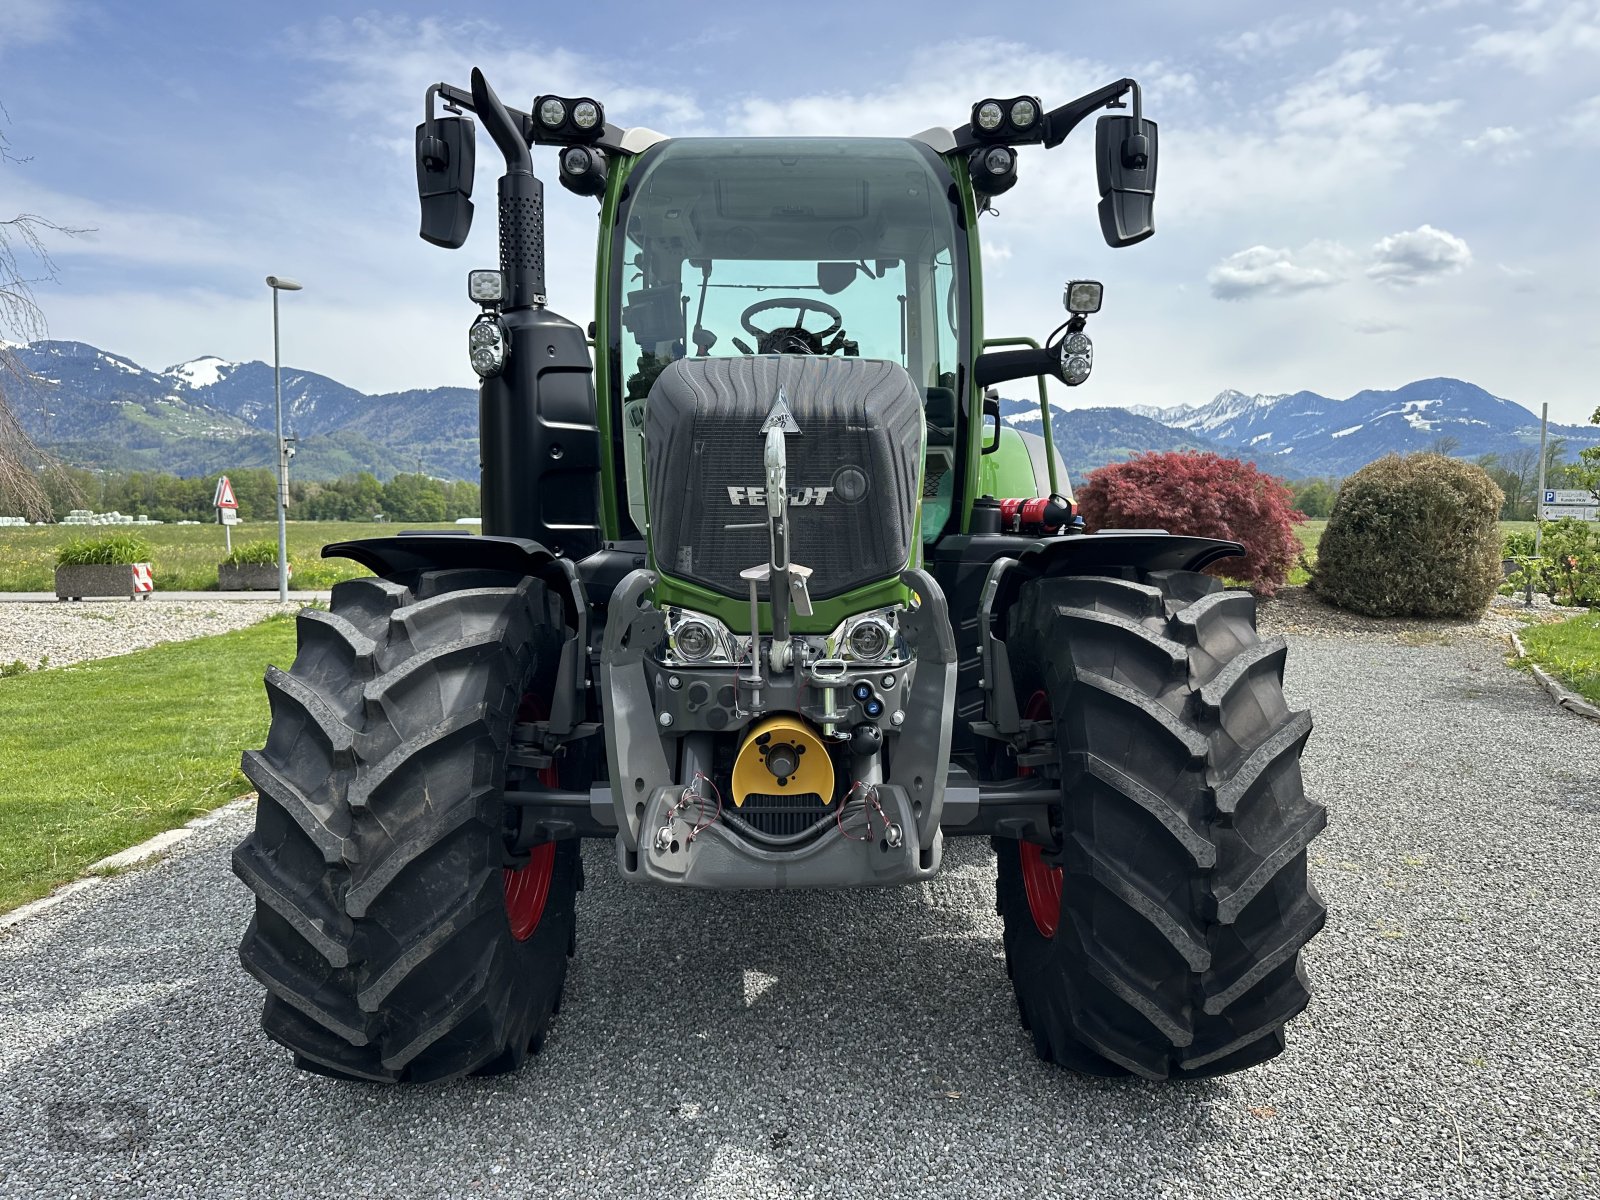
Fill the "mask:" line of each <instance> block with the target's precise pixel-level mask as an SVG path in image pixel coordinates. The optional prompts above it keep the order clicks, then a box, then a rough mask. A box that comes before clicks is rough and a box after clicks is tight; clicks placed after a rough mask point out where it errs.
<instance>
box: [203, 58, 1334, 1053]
mask: <svg viewBox="0 0 1600 1200" xmlns="http://www.w3.org/2000/svg"><path fill="white" fill-rule="evenodd" d="M1101 109H1116V110H1119V111H1117V112H1113V113H1107V114H1105V115H1102V116H1100V118H1099V120H1098V122H1097V125H1096V129H1095V134H1094V140H1095V157H1096V164H1097V171H1098V177H1099V185H1100V192H1101V195H1102V199H1101V202H1100V210H1099V215H1100V224H1101V228H1102V232H1103V234H1104V236H1105V238H1106V240H1107V241H1108V242H1109V243H1110V244H1111V245H1113V246H1124V245H1129V244H1132V243H1135V242H1138V241H1141V240H1143V239H1144V238H1146V237H1148V236H1150V234H1151V233H1152V232H1153V229H1154V225H1153V210H1152V204H1153V198H1154V185H1155V178H1156V126H1155V124H1154V123H1153V122H1151V121H1149V120H1147V119H1145V117H1144V116H1143V114H1142V112H1141V110H1140V92H1139V87H1138V85H1137V84H1136V83H1135V82H1134V81H1133V80H1131V79H1122V80H1119V81H1118V82H1116V83H1113V84H1110V85H1108V86H1106V87H1103V88H1101V89H1099V90H1097V91H1095V92H1092V93H1090V94H1089V95H1086V96H1083V97H1081V98H1079V99H1077V100H1073V101H1071V102H1070V103H1067V104H1065V105H1062V106H1061V107H1059V108H1055V109H1050V110H1046V109H1045V108H1044V107H1043V106H1042V105H1041V103H1040V102H1039V100H1038V99H1037V98H1035V97H1032V96H1017V97H1010V98H996V99H985V100H982V101H980V102H979V103H977V104H975V105H973V106H972V109H971V114H970V119H969V121H968V122H967V123H966V124H964V125H962V126H961V127H960V128H957V129H953V130H952V129H944V128H935V129H930V130H927V131H926V132H923V133H920V134H918V135H916V136H914V137H909V138H869V137H838V138H832V137H823V138H799V137H781V138H681V139H673V138H667V137H664V136H662V135H660V134H658V133H655V132H652V131H651V130H648V129H642V128H632V129H622V128H619V127H617V126H614V125H612V124H609V123H608V122H607V121H606V118H605V113H604V110H603V108H602V106H601V104H600V102H599V101H597V100H594V99H591V98H587V97H569V96H553V95H543V96H538V97H536V98H535V99H534V102H533V104H532V105H531V111H530V112H527V113H524V112H520V111H517V110H514V109H510V108H507V107H506V106H505V105H504V104H503V103H502V102H501V101H500V100H499V98H498V97H497V96H496V95H495V93H494V91H493V90H492V89H491V88H490V87H489V85H488V83H487V82H486V81H485V80H484V78H483V76H482V74H481V72H478V71H474V72H473V75H472V86H471V88H470V89H463V88H459V87H453V86H450V85H447V84H443V83H441V84H437V85H435V86H433V87H431V88H429V89H428V94H427V97H426V100H425V120H424V121H423V123H422V125H420V126H419V127H418V129H417V137H416V155H417V183H418V190H419V193H420V195H421V202H422V229H421V233H422V236H423V238H425V239H426V240H428V241H430V242H433V243H435V244H438V245H441V246H445V247H449V248H455V247H459V246H461V245H462V244H463V242H464V240H465V238H466V235H467V231H468V227H469V224H470V221H471V216H472V202H471V199H470V192H471V185H472V176H473V167H474V136H475V129H474V122H473V119H472V116H475V117H476V118H477V120H479V121H481V122H482V123H483V125H484V126H485V128H486V129H487V131H488V133H489V135H490V137H491V138H492V139H493V142H494V144H495V146H496V147H497V148H498V150H499V152H500V153H501V155H502V156H503V157H504V159H505V173H504V175H503V176H502V177H501V179H500V182H499V197H498V201H499V205H498V207H499V214H498V215H499V251H500V262H499V266H498V269H495V270H486V271H473V272H471V273H470V274H469V277H468V291H469V295H470V298H471V299H472V300H473V301H474V302H475V303H476V304H477V305H478V306H479V307H480V309H481V311H480V314H479V315H478V316H477V318H476V319H475V320H474V321H473V322H472V324H471V326H470V329H469V331H468V336H467V349H468V354H469V357H470V361H471V364H472V367H473V369H474V370H475V371H476V372H477V374H478V375H479V376H480V377H481V380H482V386H481V393H480V421H481V426H480V437H481V444H482V480H483V483H482V486H483V536H464V537H463V536H447V535H443V534H427V535H417V536H407V535H402V536H397V537H383V538H375V539H370V540H362V541H352V542H342V543H338V544H335V545H331V546H328V547H326V548H325V550H324V554H325V555H328V556H342V557H346V558H350V559H354V560H355V561H357V562H359V563H362V564H364V565H366V566H367V567H369V568H371V570H372V571H373V572H374V574H373V575H372V576H371V577H370V578H362V579H356V580H352V581H350V582H347V583H342V584H339V585H338V586H337V587H336V588H335V589H334V592H333V601H332V605H331V607H330V608H329V609H328V610H327V611H321V610H316V609H309V610H307V611H305V612H303V613H302V614H301V615H300V618H299V626H298V652H297V654H296V657H295V660H294V665H293V667H292V668H291V669H290V670H288V671H281V670H278V669H276V668H273V669H270V670H269V671H268V673H267V678H266V685H267V692H268V695H269V698H270V701H271V707H272V723H271V728H270V732H269V733H268V735H267V742H266V746H265V747H264V748H263V749H261V750H259V751H250V752H248V753H246V754H245V755H244V771H245V773H246V774H247V775H248V776H249V777H250V779H251V780H252V781H253V783H254V784H255V786H256V788H257V790H258V792H259V796H260V799H259V803H258V807H257V815H256V825H255V829H254V832H253V833H252V834H251V835H250V836H249V837H248V838H246V839H245V841H244V842H243V843H242V844H241V845H240V846H239V848H238V850H237V852H236V853H235V855H234V869H235V871H236V872H237V873H238V875H239V876H240V877H241V878H242V879H243V880H244V882H245V883H246V884H247V885H248V886H249V887H250V889H251V890H252V891H253V892H254V893H255V897H256V904H255V912H254V917H253V919H252V921H251V923H250V926H249V929H248V930H247V932H246V934H245V936H244V941H243V945H242V946H241V949H240V954H241V958H242V960H243V963H244V966H245V968H246V969H247V970H248V971H249V972H250V974H252V975H253V976H254V977H255V978H256V979H257V980H259V981H260V982H261V983H262V984H264V985H265V987H266V989H267V996H266V1004H265V1010H264V1015H263V1024H264V1026H265V1029H266V1031H267V1033H268V1034H269V1035H270V1036H271V1037H272V1038H273V1039H274V1040H276V1041H278V1042H280V1043H282V1044H283V1045H285V1046H286V1047H288V1048H289V1049H290V1050H292V1051H293V1052H294V1056H295V1060H296V1062H297V1063H298V1064H299V1065H300V1066H301V1067H303V1068H305V1069H308V1070H312V1071H318V1072H322V1073H325V1074H329V1075H333V1076H338V1077H345V1078H354V1079H362V1080H375V1081H384V1082H422V1081H427V1080H437V1079H445V1078H450V1077H454V1076H460V1075H463V1074H467V1073H478V1074H483V1073H493V1072H499V1071H506V1070H511V1069H514V1068H516V1067H517V1066H518V1065H519V1064H520V1063H521V1062H522V1060H523V1059H524V1057H525V1056H526V1055H527V1054H528V1053H529V1052H530V1051H537V1050H538V1049H539V1047H540V1045H541V1044H542V1042H543V1039H544V1038H545V1036H546V1033H547V1030H548V1028H549V1025H550V1022H551V1018H552V1015H553V1014H555V1013H556V1012H557V1010H558V1008H559V1005H560V1002H561V996H562V987H563V984H564V982H565V978H566V972H567V962H568V959H569V957H570V956H571V955H572V954H573V952H574V949H575V944H576V940H575V933H574V930H575V926H574V912H575V906H576V903H577V896H578V892H579V890H580V889H581V887H582V884H583V871H582V862H581V859H580V856H579V843H580V839H582V838H604V839H606V840H608V841H609V842H611V844H612V845H613V847H614V850H615V857H616V863H617V867H618V870H619V873H620V874H621V876H622V878H624V879H627V880H632V881H637V882H639V883H641V884H648V885H655V886H666V887H695V888H717V889H726V890H735V889H747V888H763V889H776V888H844V887H862V886H884V885H890V884H911V885H915V884H918V883H921V882H923V881H926V880H930V879H932V878H933V877H934V876H935V875H937V874H938V872H939V869H940V862H941V859H942V857H943V853H944V847H945V841H946V839H947V838H952V837H986V838H989V839H991V841H992V843H993V846H994V849H995V852H996V855H997V858H998V879H997V896H996V900H997V905H998V911H999V914H1000V916H1001V918H1002V920H1003V923H1004V944H1005V954H1006V962H1007V969H1008V971H1009V973H1010V975H1011V978H1012V980H1013V982H1014V984H1015V988H1016V997H1017V1004H1018V1008H1019V1010H1020V1012H1021V1018H1022V1023H1023V1025H1024V1027H1025V1028H1027V1029H1028V1030H1029V1031H1031V1033H1032V1035H1033V1042H1034V1045H1035V1047H1036V1049H1037V1051H1038V1053H1039V1055H1040V1056H1041V1057H1042V1058H1045V1059H1047V1060H1051V1061H1054V1062H1056V1063H1059V1064H1061V1065H1062V1066H1065V1067H1068V1068H1071V1069H1073V1070H1076V1071H1080V1072H1084V1073H1088V1074H1093V1075H1127V1074H1131V1075H1137V1076H1142V1077H1145V1078H1150V1079H1163V1078H1175V1077H1193V1076H1203V1075H1211V1074H1219V1073H1223V1072H1228V1071H1234V1070H1238V1069H1240V1068H1244V1067H1248V1066H1250V1065H1252V1064H1255V1063H1259V1062H1261V1061H1263V1060H1265V1059H1268V1058H1270V1057H1272V1056H1273V1055H1275V1054H1277V1053H1278V1052H1279V1051H1280V1050H1282V1048H1283V1046H1284V1026H1285V1023H1286V1022H1287V1021H1289V1020H1290V1019H1291V1018H1293V1017H1294V1016H1295V1015H1296V1014H1298V1013H1299V1012H1300V1011H1301V1010H1302V1009H1303V1008H1304V1007H1305V1006H1306V1004H1307V1001H1308V999H1309V992H1308V989H1307V982H1306V977H1305V974H1304V970H1303V968H1302V966H1301V964H1300V961H1299V952H1300V949H1301V948H1302V947H1303V946H1304V945H1305V943H1306V942H1307V941H1308V940H1309V939H1310V938H1311V937H1312V936H1314V935H1315V934H1316V933H1317V931H1318V930H1319V929H1320V928H1321V926H1322V924H1323V920H1324V909H1323V906H1322V904H1321V902H1320V900H1319V899H1318V897H1317V894H1316V892H1315V890H1314V889H1313V888H1312V886H1311V884H1310V882H1309V881H1308V879H1307V876H1306V847H1307V845H1308V843H1309V842H1310V841H1311V839H1312V838H1314V837H1315V836H1316V835H1317V833H1318V832H1319V831H1320V830H1321V829H1322V827H1323V825H1324V823H1325V819H1326V817H1325V812H1324V810H1323V809H1322V807H1321V806H1319V805H1317V804H1315V803H1312V802H1310V801H1308V800H1307V798H1306V796H1305V793H1304V789H1303V787H1302V783H1301V776H1300V765H1299V760H1300V754H1301V749H1302V747H1303V746H1304V744H1305V741H1306V738H1307V736H1308V735H1309V733H1310V729H1311V722H1310V718H1309V716H1308V714H1306V713H1304V712H1293V711H1291V710H1290V709H1289V707H1288V705H1287V704H1286V703H1285V700H1284V694H1283V688H1282V675H1283V665H1284V654H1285V648H1284V645H1283V643H1282V641H1280V640H1276V639H1274V640H1270V641H1262V640H1261V639H1260V638H1258V637H1257V634H1256V628H1255V608H1254V603H1253V601H1252V599H1251V597H1250V596H1249V595H1248V594H1246V593H1244V592H1240V591H1233V590H1224V589H1223V588H1222V586H1221V585H1220V583H1219V582H1218V580H1216V579H1215V578H1213V577H1212V576H1210V575H1207V574H1203V573H1202V571H1203V569H1204V568H1205V567H1207V566H1208V565H1210V564H1213V563H1216V562H1218V561H1220V560H1223V559H1225V558H1227V557H1228V556H1230V555H1236V554H1239V553H1240V552H1241V547H1240V546H1238V545H1237V544H1235V543H1232V542H1222V541H1214V540H1208V539H1204V538H1197V537H1184V536H1173V535H1169V534H1167V533H1166V532H1163V531H1160V530H1121V531H1104V530H1102V531H1098V532H1096V533H1093V534H1089V533H1085V532H1083V530H1082V525H1081V522H1080V521H1078V520H1077V518H1076V516H1075V513H1074V509H1073V506H1072V503H1071V500H1070V498H1069V488H1068V485H1067V479H1066V470H1065V465H1064V464H1063V463H1062V462H1061V461H1060V459H1059V455H1058V454H1057V452H1056V450H1055V449H1054V447H1053V446H1052V445H1051V444H1050V442H1049V440H1048V432H1049V416H1050V409H1049V407H1048V404H1047V403H1046V401H1045V398H1044V377H1045V376H1046V375H1053V376H1055V377H1057V378H1059V379H1061V380H1062V381H1064V382H1065V383H1067V384H1069V385H1077V384H1081V383H1082V382H1084V380H1085V379H1086V378H1087V377H1088V376H1089V374H1090V370H1091V367H1092V357H1093V348H1092V346H1091V344H1090V341H1089V336H1088V334H1087V333H1086V332H1085V327H1086V324H1087V320H1088V318H1089V317H1090V316H1091V315H1092V314H1093V313H1094V312H1095V311H1097V310H1098V309H1099V307H1100V300H1101V286H1100V284H1099V283H1096V282H1092V281H1083V280H1079V281H1074V282H1071V283H1069V284H1068V285H1067V288H1066V296H1065V306H1066V309H1067V313H1066V320H1065V321H1064V322H1063V323H1062V325H1061V326H1060V328H1058V329H1057V330H1056V331H1055V333H1053V334H1051V335H1050V337H1049V338H1047V339H1046V340H1045V341H1044V343H1043V344H1039V343H1036V342H1033V341H1032V340H1031V339H1027V338H1003V339H986V338H985V336H984V331H983V327H982V318H981V311H982V301H981V273H980V269H979V236H978V222H979V219H980V217H981V216H982V215H983V214H984V213H985V212H986V211H989V210H990V201H991V199H992V198H993V197H995V196H998V195H1000V194H1001V193H1002V192H1004V191H1005V190H1006V189H1008V188H1010V187H1011V186H1012V185H1013V184H1015V182H1016V179H1017V164H1018V150H1019V148H1020V147H1025V146H1038V147H1041V148H1044V149H1048V148H1051V147H1054V146H1056V145H1058V144H1060V143H1061V142H1062V141H1063V140H1064V139H1065V138H1066V137H1067V135H1068V133H1069V132H1070V131H1071V130H1072V129H1073V127H1074V126H1076V125H1077V124H1079V123H1080V122H1081V121H1082V120H1084V119H1085V118H1086V117H1088V116H1090V115H1092V114H1094V113H1096V112H1097V111H1098V110H1101ZM441 110H442V111H441ZM468 113H470V114H472V116H469V115H467V114H468ZM534 146H551V147H554V148H555V149H556V152H557V159H558V162H557V169H558V172H559V179H560V182H561V183H562V185H563V186H564V187H565V188H566V189H567V190H568V191H569V192H572V193H574V194H575V195H577V196H580V197H588V198H590V199H591V202H592V201H593V200H598V203H599V254H598V264H597V272H596V279H597V285H596V287H597V294H596V302H595V313H596V317H595V321H594V323H593V325H592V326H590V328H589V330H588V331H587V335H586V333H585V331H584V330H582V329H580V328H579V327H578V326H576V325H575V324H573V323H572V322H571V321H568V320H566V319H565V318H563V317H560V316H558V315H556V314H555V313H554V312H552V311H551V310H550V309H549V308H548V307H547V306H546V297H545V276H544V198H543V188H542V185H541V184H540V182H539V180H538V179H537V178H536V177H535V175H534V173H533V162H532V156H531V150H532V147H534ZM997 347H1004V348H997ZM1022 379H1034V380H1037V381H1038V388H1039V393H1040V405H1041V408H1040V413H1041V416H1042V417H1043V419H1044V422H1045V431H1046V436H1045V437H1044V438H1039V437H1032V436H1029V435H1028V434H1025V433H1023V432H1021V431H1019V430H1017V429H1015V428H1013V427H1011V426H1010V425H1009V424H1008V423H1007V422H1006V421H1004V420H1002V419H1001V412H1000V404H999V400H998V397H997V393H996V391H995V390H994V389H995V387H996V385H999V384H1002V383H1005V382H1007V381H1012V380H1022ZM728 903H729V904H735V905H736V904H738V900H737V899H734V898H730V899H729V900H728Z"/></svg>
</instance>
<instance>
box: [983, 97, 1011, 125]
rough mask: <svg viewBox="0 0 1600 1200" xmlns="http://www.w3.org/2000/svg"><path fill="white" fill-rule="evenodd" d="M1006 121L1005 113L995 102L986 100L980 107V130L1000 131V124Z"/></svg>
mask: <svg viewBox="0 0 1600 1200" xmlns="http://www.w3.org/2000/svg"><path fill="white" fill-rule="evenodd" d="M1005 119H1006V114H1005V112H1004V111H1003V110H1002V109H1001V107H1000V106H999V105H998V104H996V103H995V102H994V101H993V100H985V101H984V102H983V103H982V104H980V105H979V106H978V128H980V129H999V128H1000V122H1001V121H1003V120H1005Z"/></svg>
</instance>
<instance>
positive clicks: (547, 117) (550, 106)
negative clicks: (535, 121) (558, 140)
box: [539, 96, 567, 129]
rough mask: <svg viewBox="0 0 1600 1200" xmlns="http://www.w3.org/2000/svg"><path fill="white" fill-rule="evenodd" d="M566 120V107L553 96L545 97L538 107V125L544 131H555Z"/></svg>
mask: <svg viewBox="0 0 1600 1200" xmlns="http://www.w3.org/2000/svg"><path fill="white" fill-rule="evenodd" d="M566 119H567V106H566V105H565V104H563V103H562V102H561V101H560V100H558V99H557V98H556V97H554V96H546V97H545V98H544V101H543V103H541V104H540V105H539V123H540V124H541V125H543V126H544V127H545V128H546V129H555V128H557V127H558V126H560V124H561V122H563V121H565V120H566Z"/></svg>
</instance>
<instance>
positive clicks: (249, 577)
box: [217, 563, 294, 592]
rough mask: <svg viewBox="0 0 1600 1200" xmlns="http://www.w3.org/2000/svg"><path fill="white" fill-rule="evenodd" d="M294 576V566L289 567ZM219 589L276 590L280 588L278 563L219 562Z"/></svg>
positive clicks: (244, 590)
mask: <svg viewBox="0 0 1600 1200" xmlns="http://www.w3.org/2000/svg"><path fill="white" fill-rule="evenodd" d="M289 577H290V578H291V579H293V578H294V568H293V567H290V568H289ZM217 589H218V590H219V591H224V592H275V591H277V590H278V564H277V563H243V564H234V563H218V564H217Z"/></svg>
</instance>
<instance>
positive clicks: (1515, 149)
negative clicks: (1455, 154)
mask: <svg viewBox="0 0 1600 1200" xmlns="http://www.w3.org/2000/svg"><path fill="white" fill-rule="evenodd" d="M1526 140H1527V134H1525V133H1523V132H1522V130H1520V129H1518V128H1516V127H1515V126H1513V125H1491V126H1489V127H1488V128H1487V129H1485V130H1484V131H1483V132H1482V133H1480V134H1479V135H1478V136H1477V137H1470V138H1464V139H1462V142H1461V144H1462V146H1464V147H1465V148H1466V149H1467V150H1469V151H1471V152H1472V153H1473V154H1487V155H1488V156H1489V157H1491V158H1493V159H1494V160H1495V161H1496V162H1512V161H1514V160H1516V159H1519V158H1526V157H1527V156H1528V148H1527V147H1526V146H1524V145H1523V144H1522V143H1523V142H1524V141H1526Z"/></svg>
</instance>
